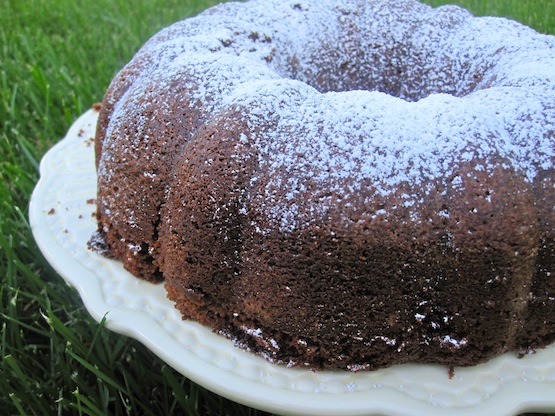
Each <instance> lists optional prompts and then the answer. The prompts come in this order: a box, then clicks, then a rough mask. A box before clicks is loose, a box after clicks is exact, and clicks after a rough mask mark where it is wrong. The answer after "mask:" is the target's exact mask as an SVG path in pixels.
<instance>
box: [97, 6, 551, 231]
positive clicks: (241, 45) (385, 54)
mask: <svg viewBox="0 0 555 416" xmlns="http://www.w3.org/2000/svg"><path fill="white" fill-rule="evenodd" d="M136 62H139V64H137V63H136ZM130 65H139V66H141V67H142V69H143V71H142V73H141V74H139V75H137V76H136V78H135V79H134V82H133V84H132V85H131V87H130V88H129V89H128V91H127V92H126V93H125V96H124V99H122V100H121V101H120V102H119V103H117V104H116V107H115V111H114V114H113V116H112V121H111V125H110V127H109V131H108V134H107V137H108V139H107V140H106V141H105V145H104V148H105V155H106V156H105V158H106V160H108V159H109V157H110V156H109V155H110V149H112V150H113V151H116V150H115V149H116V148H118V147H119V144H118V139H116V137H117V136H118V135H116V134H112V131H114V130H118V129H121V125H122V123H124V120H125V119H126V115H127V114H128V113H129V112H133V113H137V112H139V113H140V112H141V109H145V108H147V107H149V106H152V105H153V104H156V105H158V106H161V107H163V106H169V105H176V102H177V103H178V104H177V105H179V98H175V97H173V96H171V95H170V92H171V91H172V90H173V89H175V85H176V83H177V84H179V85H180V86H181V87H180V88H182V89H183V90H184V91H186V92H187V96H188V97H189V99H188V101H187V102H186V103H185V102H183V103H182V105H183V106H184V107H189V108H194V109H195V110H198V111H199V112H200V117H202V118H203V119H204V120H205V122H206V123H209V122H210V120H211V119H213V118H215V117H218V115H220V114H222V113H225V112H226V111H228V110H229V109H230V108H234V109H242V110H241V111H242V113H243V117H244V119H245V120H246V122H247V123H248V124H249V126H251V127H252V128H251V129H250V131H247V132H244V134H243V135H242V136H241V140H242V141H243V142H248V143H249V144H250V145H251V146H252V147H253V149H256V152H257V154H258V157H259V164H260V166H261V170H264V171H265V172H267V173H268V177H270V178H271V179H270V180H268V181H266V182H265V185H264V188H263V189H262V188H261V189H258V191H259V192H260V195H261V196H260V197H264V198H265V199H266V200H267V201H269V203H270V204H271V205H272V209H273V210H274V212H273V215H274V216H275V218H279V219H280V225H281V226H282V227H283V228H284V229H292V228H294V227H296V226H297V225H298V224H296V222H297V221H299V220H300V216H299V210H300V208H299V206H297V203H298V201H302V200H306V198H307V197H310V198H312V199H314V198H315V197H318V198H320V197H321V202H322V203H321V204H320V205H319V206H320V207H321V208H322V209H325V206H326V203H325V202H324V200H325V199H326V198H327V199H329V200H330V202H332V203H335V202H336V201H331V200H332V199H335V200H337V199H338V198H339V199H346V198H347V199H348V198H349V195H351V194H356V193H358V192H359V191H360V186H361V185H360V184H361V183H362V184H364V183H366V184H371V186H372V187H374V188H375V191H376V192H377V193H379V194H381V195H388V194H389V193H391V192H392V190H394V189H396V188H397V187H398V186H399V185H400V184H402V183H405V184H410V186H411V187H412V188H413V189H415V191H414V192H412V193H406V194H404V195H403V198H404V204H406V206H411V205H413V204H418V203H420V202H421V201H422V197H423V194H425V193H426V190H425V189H424V190H422V189H418V190H417V188H418V187H419V185H421V184H425V183H427V181H429V180H432V181H433V180H435V179H437V178H445V180H449V181H452V183H453V184H456V181H457V180H458V179H457V171H456V166H457V164H458V163H460V162H469V163H475V164H476V166H475V169H477V170H486V171H490V170H492V169H494V168H496V167H499V166H500V167H502V168H504V169H511V170H515V171H517V172H519V174H521V175H523V177H524V178H525V179H526V180H527V181H528V182H530V183H532V182H533V181H534V179H535V177H536V176H537V174H538V172H539V171H552V170H553V164H554V160H555V109H554V103H555V100H554V98H555V38H554V37H552V36H546V35H540V34H537V33H536V32H534V31H533V30H531V29H529V28H526V27H524V26H522V25H519V24H517V23H514V22H512V21H509V20H505V19H500V18H475V17H473V16H471V15H470V14H469V13H467V12H466V11H464V10H462V9H459V8H457V7H454V6H447V7H442V8H439V9H433V8H430V7H428V6H425V5H422V4H420V3H417V2H414V1H411V0H403V1H399V2H395V4H392V3H391V2H387V7H386V6H385V5H384V2H381V1H368V2H361V1H359V0H342V1H341V2H336V1H333V0H326V1H285V2H284V1H278V0H252V1H250V2H248V3H244V4H243V3H227V4H223V5H221V6H219V7H216V8H213V9H209V10H208V11H207V12H205V13H204V14H202V15H201V16H199V17H197V18H192V19H188V20H185V21H182V22H179V23H176V24H175V25H173V26H170V27H169V28H167V29H165V30H164V31H162V32H160V33H159V34H158V35H157V36H155V37H154V38H153V39H152V40H151V41H149V42H148V43H147V44H146V45H145V46H144V47H143V49H141V51H139V53H138V54H137V57H136V58H135V63H133V62H132V63H131V64H130ZM174 110H175V109H174ZM169 111H171V110H169ZM268 120H270V121H271V122H270V123H269V124H271V126H272V127H271V128H266V129H264V128H263V129H261V128H260V126H262V125H264V124H268ZM144 121H146V119H145V120H144ZM231 122H232V120H230V123H231ZM135 128H136V135H137V139H135V138H130V137H127V138H126V140H130V143H131V146H133V145H135V146H137V147H141V146H144V137H145V136H146V137H148V135H149V134H150V133H151V132H146V133H145V131H142V130H143V129H146V128H147V127H146V123H145V124H144V125H141V124H140V123H138V125H137V126H136V127H135ZM138 137H142V138H141V139H138ZM135 150H137V149H135ZM129 153H130V154H131V153H135V154H141V155H142V156H141V157H149V154H148V153H145V152H142V151H141V150H138V151H137V152H134V150H133V149H132V148H130V149H129ZM143 153H144V154H143ZM477 161H478V162H477ZM105 162H106V161H104V162H101V165H100V169H101V171H102V173H103V174H104V175H106V176H107V177H109V176H110V172H109V171H106V169H107V168H106V166H108V164H106V163H105ZM207 163H208V162H207ZM147 167H148V165H147ZM152 168H153V169H152V170H151V171H147V170H145V175H156V173H155V169H154V166H152ZM272 172H274V173H272ZM283 172H287V174H286V175H283ZM255 182H256V178H254V179H253V183H255ZM308 182H311V183H316V184H317V185H316V189H318V190H319V192H320V195H316V196H314V195H313V194H314V190H313V189H312V190H309V189H307V187H306V183H308ZM309 193H310V195H309ZM312 214H314V213H312Z"/></svg>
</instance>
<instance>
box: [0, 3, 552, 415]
mask: <svg viewBox="0 0 555 416" xmlns="http://www.w3.org/2000/svg"><path fill="white" fill-rule="evenodd" d="M215 2H216V0H197V1H195V0H134V1H133V0H95V1H85V0H1V1H0V279H1V285H0V325H1V339H0V360H1V361H0V372H1V376H0V414H2V415H11V414H21V415H29V414H38V415H43V414H44V415H46V414H49V415H50V414H60V415H62V414H63V415H66V414H79V415H81V414H83V415H103V414H114V415H122V414H133V415H135V414H144V415H151V414H152V415H162V414H186V415H262V414H264V413H263V412H261V411H257V410H254V409H249V408H247V407H244V406H241V405H239V404H236V403H233V402H230V401H228V400H226V399H223V398H221V397H218V396H216V395H214V394H212V393H210V392H208V391H206V390H205V389H203V388H202V387H200V386H197V385H196V384H195V383H192V382H190V381H189V380H187V379H186V378H184V377H183V376H181V375H180V374H179V373H177V372H175V371H174V370H173V369H172V368H170V367H169V366H167V365H166V364H165V363H164V362H162V361H161V360H159V359H158V358H157V357H156V356H154V354H152V353H151V352H150V351H149V350H148V349H146V348H145V347H144V346H142V345H141V344H140V343H138V342H137V341H135V340H133V339H129V338H127V337H124V336H121V335H118V334H115V333H112V332H110V331H108V330H106V329H105V328H104V327H103V325H102V323H101V324H98V323H97V322H95V321H94V320H93V319H92V318H91V317H90V316H89V314H88V313H87V311H86V310H85V309H84V307H83V304H82V302H81V300H80V298H79V296H78V295H77V293H76V292H75V291H74V290H73V289H71V288H69V287H68V286H67V285H65V283H64V282H63V280H62V278H60V277H59V276H58V275H57V273H56V272H55V271H54V270H53V269H52V268H51V267H50V266H49V264H48V263H47V262H46V261H45V260H44V258H43V257H42V255H41V253H40V252H39V250H38V249H37V247H36V244H35V242H34V240H33V237H32V234H31V230H30V227H29V224H28V219H27V218H28V217H27V208H28V203H29V198H30V195H31V192H32V190H33V188H34V185H35V183H36V181H37V180H38V164H39V162H40V159H41V157H42V155H43V154H44V153H45V152H46V151H47V150H48V149H49V148H50V147H51V146H52V145H53V144H54V143H55V142H57V141H58V140H60V139H61V138H62V137H63V136H64V134H65V132H66V131H67V129H68V128H69V126H70V125H71V123H72V122H73V121H74V120H75V119H76V118H77V117H78V116H79V115H80V114H82V113H83V112H84V111H86V110H87V109H88V108H90V106H91V105H92V104H93V103H95V102H97V101H101V100H102V95H103V93H104V90H105V89H106V87H107V86H108V83H109V82H110V80H111V78H112V77H113V75H114V74H115V73H116V71H117V70H118V69H119V68H121V67H122V66H123V65H124V64H125V63H126V62H127V61H128V60H129V59H130V58H131V57H132V55H133V54H134V52H135V51H136V50H137V49H138V48H139V47H140V46H141V45H142V44H143V43H144V42H145V41H146V40H147V39H148V38H149V37H150V36H151V35H153V34H154V33H155V32H157V31H158V30H159V29H161V28H162V27H164V26H167V25H168V24H170V23H171V22H174V21H176V20H179V19H181V18H184V17H187V16H190V15H194V14H196V13H198V12H199V11H201V10H203V9H205V8H206V7H208V6H210V5H212V4H214V3H215ZM453 2H454V3H457V4H460V5H462V6H464V7H466V8H468V9H470V10H471V11H473V12H474V13H475V14H481V15H484V14H485V15H501V16H507V17H511V18H514V19H516V20H519V21H521V22H523V23H525V24H527V25H530V26H532V27H534V28H535V29H537V30H538V31H540V32H543V33H551V34H554V33H555V2H554V1H553V0H527V1H522V0H492V1H484V0H458V1H457V0H454V1H453ZM427 3H429V4H432V5H439V4H444V3H446V2H445V1H443V0H428V1H427Z"/></svg>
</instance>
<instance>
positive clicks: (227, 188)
mask: <svg viewBox="0 0 555 416" xmlns="http://www.w3.org/2000/svg"><path fill="white" fill-rule="evenodd" d="M554 102H555V38H554V37H552V36H546V35H540V34H537V33H536V32H534V31H533V30H531V29H529V28H526V27H524V26H522V25H520V24H517V23H515V22H511V21H508V20H505V19H499V18H476V17H473V16H472V15H470V14H469V13H468V12H466V11H464V10H463V9H460V8H458V7H454V6H446V7H441V8H437V9H434V8H431V7H428V6H425V5H423V4H421V3H419V2H417V1H413V0H401V1H397V2H382V1H377V0H369V1H362V0H341V1H336V0H325V1H315V0H314V1H312V0H303V1H300V2H299V1H292V2H290V1H278V0H251V1H249V2H247V3H226V4H223V5H220V6H217V7H215V8H211V9H209V10H207V11H206V12H204V13H203V14H201V15H199V16H197V17H195V18H191V19H187V20H184V21H182V22H178V23H176V24H174V25H172V26H170V27H169V28H167V29H165V30H163V31H162V32H160V33H159V34H157V35H156V36H155V37H154V38H152V39H151V40H150V41H149V42H148V43H147V44H146V45H145V46H144V47H143V48H142V49H141V50H140V51H139V52H138V53H137V55H136V56H135V57H134V58H133V60H132V61H131V62H130V63H129V64H128V65H127V66H126V67H125V68H123V69H122V71H121V72H120V73H119V74H118V75H117V76H116V77H115V79H114V81H113V82H112V84H111V85H110V88H109V89H108V91H107V93H106V96H105V98H104V102H103V104H102V110H101V113H100V117H99V122H98V128H97V135H96V141H95V152H96V160H97V171H98V200H97V201H98V202H97V203H98V223H99V228H98V231H97V235H96V238H97V240H99V241H101V242H102V245H103V247H104V248H105V249H106V251H107V252H108V254H109V255H110V256H112V257H115V258H117V259H119V260H121V261H122V262H123V264H124V267H126V269H127V270H129V271H130V272H131V273H133V274H134V275H136V276H137V277H140V278H143V279H147V280H149V281H152V282H160V281H162V280H163V281H164V284H165V286H166V288H167V290H168V296H169V298H170V299H172V300H173V301H174V302H175V304H176V307H177V308H178V309H179V310H180V311H181V313H182V314H183V317H184V318H185V319H195V320H197V321H199V322H201V323H203V324H205V325H208V326H210V327H212V328H213V329H214V331H216V332H218V333H221V334H222V335H224V336H226V337H228V338H230V339H232V340H233V341H234V342H235V343H236V344H237V345H238V346H241V347H243V348H246V349H249V350H251V351H253V352H256V353H258V354H261V355H263V356H264V357H266V358H267V359H268V360H270V361H273V362H278V363H284V364H287V365H292V366H293V365H304V366H310V367H312V368H337V369H350V370H353V371H358V370H362V369H377V368H383V367H387V366H390V365H393V364H402V363H407V362H420V363H439V364H445V365H448V366H463V365H475V364H477V363H480V362H484V361H486V360H488V359H490V358H492V357H495V356H497V355H500V354H502V353H505V352H508V351H515V352H522V351H527V350H529V349H531V348H540V347H543V346H545V345H547V344H548V343H551V342H553V341H555V280H554V278H553V273H554V272H555V267H554V259H555V243H554V241H555V214H554V210H553V207H554V206H555V174H554V161H555V107H554V105H553V103H554Z"/></svg>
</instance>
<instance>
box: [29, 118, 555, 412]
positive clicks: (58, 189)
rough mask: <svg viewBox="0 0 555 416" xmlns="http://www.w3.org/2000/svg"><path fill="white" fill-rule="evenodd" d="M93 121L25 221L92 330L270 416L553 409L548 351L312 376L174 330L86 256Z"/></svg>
mask: <svg viewBox="0 0 555 416" xmlns="http://www.w3.org/2000/svg"><path fill="white" fill-rule="evenodd" d="M97 116H98V113H97V112H96V111H94V110H90V111H88V112H87V113H85V114H84V115H83V116H82V117H81V118H79V119H78V120H77V121H76V122H75V124H74V125H73V126H72V127H71V129H70V130H69V132H68V135H67V136H66V138H65V139H64V140H62V141H61V142H60V143H58V144H57V145H56V146H55V147H54V148H52V149H51V150H50V151H49V152H48V153H47V154H46V155H45V156H44V158H43V160H42V162H41V179H40V181H39V183H38V184H37V186H36V188H35V191H34V193H33V195H32V199H31V205H30V221H31V226H32V230H33V234H34V236H35V238H36V241H37V243H38V245H39V247H40V249H41V250H42V252H43V253H44V255H45V257H46V258H47V260H48V261H49V262H50V263H51V264H52V265H53V267H54V268H55V269H56V270H57V271H58V272H59V273H60V274H61V275H62V277H63V278H64V279H65V280H66V281H67V283H68V284H70V285H72V286H73V287H75V288H76V289H77V291H78V292H79V293H80V295H81V298H82V300H83V302H84V304H85V306H86V307H87V309H88V311H89V312H90V313H91V315H92V316H93V317H94V318H95V319H96V320H97V321H100V320H101V319H102V318H103V317H106V326H107V327H108V328H109V329H111V330H113V331H115V332H118V333H121V334H125V335H128V336H131V337H133V338H136V339H138V340H139V341H141V342H142V343H143V344H145V345H146V346H147V347H148V348H149V349H151V350H152V351H153V352H154V353H155V354H157V355H158V356H159V357H160V358H161V359H163V360H164V361H166V362H167V363H168V364H169V365H171V366H172V367H173V368H175V369H176V370H177V371H179V372H181V373H182V374H184V375H185V376H187V377H189V378H190V379H191V380H193V381H195V382H197V383H199V384H200V385H202V386H204V387H206V388H208V389H209V390H212V391H214V392H216V393H217V394H220V395H222V396H225V397H227V398H229V399H231V400H235V401H237V402H240V403H243V404H246V405H249V406H253V407H256V408H260V409H263V410H266V411H271V412H275V413H278V414H296V415H303V414H305V415H308V414H318V415H343V414H350V415H368V414H390V415H444V414H447V413H448V414H450V415H463V414H468V413H469V412H471V413H472V414H474V415H490V414H496V415H510V414H515V413H518V412H524V411H542V410H543V411H553V410H554V409H555V346H554V345H551V346H550V347H548V348H545V349H543V350H538V351H535V352H534V353H531V354H528V355H526V356H525V357H524V358H521V359H518V358H517V357H516V356H515V355H514V354H506V355H504V356H502V357H499V358H496V359H493V360H491V361H490V362H488V363H486V364H483V365H479V366H475V367H470V368H455V369H454V375H453V377H452V378H450V377H449V369H448V368H446V367H443V366H434V365H403V366H396V367H391V368H386V369H383V370H379V371H374V372H366V371H360V372H358V373H352V372H343V371H339V372H333V371H322V372H312V371H310V370H307V369H299V368H287V367H285V366H279V365H275V364H270V363H268V362H266V361H265V360H264V359H262V358H260V357H258V356H255V355H252V354H249V353H248V352H245V351H243V350H241V349H239V348H236V347H234V346H233V343H232V342H231V341H230V340H228V339H225V338H224V337H221V336H218V335H216V334H214V333H212V332H211V330H210V329H209V328H205V327H202V326H200V325H198V324H196V323H194V322H190V321H182V319H181V316H180V314H179V312H177V311H176V310H175V309H174V307H173V304H172V303H171V302H170V301H169V300H167V299H166V296H165V290H164V288H163V286H162V285H153V284H150V283H147V282H143V281H140V280H138V279H136V278H134V277H133V276H131V275H130V274H129V273H127V272H126V271H125V270H123V268H122V267H121V265H120V263H118V262H115V261H112V260H108V259H106V258H103V257H102V256H100V255H98V254H97V253H94V252H91V251H89V250H88V249H87V241H88V240H89V238H90V236H91V235H92V233H93V231H94V230H95V229H96V222H95V219H94V218H93V216H92V214H93V213H94V211H95V205H94V198H95V196H96V175H95V168H94V146H93V143H92V137H93V136H94V129H95V125H96V118H97ZM91 336H92V334H91ZM445 342H462V341H461V340H452V339H448V340H445ZM176 394H180V392H176Z"/></svg>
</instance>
